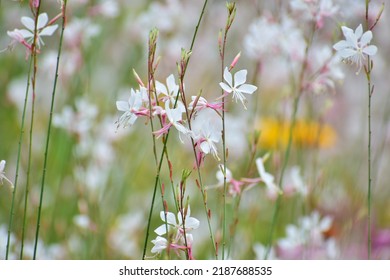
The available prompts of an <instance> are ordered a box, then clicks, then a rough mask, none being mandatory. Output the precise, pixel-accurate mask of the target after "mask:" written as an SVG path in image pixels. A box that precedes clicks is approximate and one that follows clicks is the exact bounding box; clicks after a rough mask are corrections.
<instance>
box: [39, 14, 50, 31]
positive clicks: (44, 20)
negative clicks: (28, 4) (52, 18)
mask: <svg viewBox="0 0 390 280" xmlns="http://www.w3.org/2000/svg"><path fill="white" fill-rule="evenodd" d="M48 22H49V17H48V16H47V14H46V13H42V14H40V15H39V16H38V25H37V28H38V29H41V28H43V27H45V26H46V24H47V23H48Z"/></svg>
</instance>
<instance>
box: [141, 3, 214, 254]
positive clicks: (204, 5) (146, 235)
mask: <svg viewBox="0 0 390 280" xmlns="http://www.w3.org/2000/svg"><path fill="white" fill-rule="evenodd" d="M207 2H208V0H205V1H204V4H203V8H202V11H201V13H200V16H199V20H198V23H197V25H196V27H195V32H194V35H193V37H192V41H191V47H190V50H191V51H192V49H193V46H194V44H195V39H196V37H197V34H198V29H199V26H200V23H201V21H202V18H203V14H204V12H205V10H206V5H207ZM188 62H189V59H188V61H187V65H188ZM186 69H187V68H185V69H184V72H183V75H184V74H185V71H186ZM178 96H179V95H178ZM178 96H177V98H178ZM176 101H177V99H176ZM169 132H170V131H168V133H167V135H166V137H165V139H164V144H163V150H162V151H161V156H160V160H159V163H158V167H157V173H156V179H155V184H154V189H153V196H152V202H151V205H150V210H149V216H148V223H147V228H146V234H145V242H144V248H143V253H142V259H143V260H144V259H145V257H146V248H147V245H148V240H149V231H150V226H151V220H152V214H153V208H154V202H155V199H156V192H157V185H158V182H159V180H160V171H161V167H162V162H163V159H164V153H165V151H166V146H167V142H168V138H169Z"/></svg>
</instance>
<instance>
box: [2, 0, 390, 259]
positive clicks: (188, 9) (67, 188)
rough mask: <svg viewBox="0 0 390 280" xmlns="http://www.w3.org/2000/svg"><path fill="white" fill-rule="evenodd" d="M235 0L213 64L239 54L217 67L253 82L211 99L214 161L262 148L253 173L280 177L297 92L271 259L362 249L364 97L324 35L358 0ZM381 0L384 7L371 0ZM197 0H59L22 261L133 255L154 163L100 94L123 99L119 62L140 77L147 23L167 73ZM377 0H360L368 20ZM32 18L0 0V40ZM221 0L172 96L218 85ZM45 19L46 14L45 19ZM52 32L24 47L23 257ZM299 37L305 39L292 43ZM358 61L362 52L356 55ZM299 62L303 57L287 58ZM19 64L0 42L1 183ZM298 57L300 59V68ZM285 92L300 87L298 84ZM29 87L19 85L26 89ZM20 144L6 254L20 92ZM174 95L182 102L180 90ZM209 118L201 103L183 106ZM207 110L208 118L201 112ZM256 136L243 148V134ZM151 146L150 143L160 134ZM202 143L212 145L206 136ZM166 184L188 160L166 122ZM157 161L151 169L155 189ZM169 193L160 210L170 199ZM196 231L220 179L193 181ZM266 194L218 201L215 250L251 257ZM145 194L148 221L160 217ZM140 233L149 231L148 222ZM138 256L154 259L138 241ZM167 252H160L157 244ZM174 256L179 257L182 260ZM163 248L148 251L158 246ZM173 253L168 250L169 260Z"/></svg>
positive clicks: (386, 250)
mask: <svg viewBox="0 0 390 280" xmlns="http://www.w3.org/2000/svg"><path fill="white" fill-rule="evenodd" d="M307 2H310V1H295V0H294V1H283V0H279V1H257V0H237V1H236V6H237V14H236V17H235V21H234V23H233V25H232V27H231V30H230V31H229V34H228V40H227V47H226V55H225V64H226V65H229V64H230V63H231V61H232V60H233V58H234V57H235V56H236V54H237V53H239V52H241V57H240V60H239V62H238V64H237V65H236V67H235V68H234V69H233V72H235V71H238V70H241V69H247V70H248V77H247V83H250V84H254V85H256V86H257V87H258V90H257V91H256V92H255V93H254V94H253V95H252V96H249V97H248V104H247V108H248V109H247V110H244V109H243V107H242V106H241V104H239V103H235V102H234V101H233V102H232V101H231V99H229V102H228V103H227V105H226V106H227V110H228V111H227V112H226V125H227V132H226V138H227V147H228V150H229V157H228V163H227V167H228V168H229V170H230V171H231V172H232V174H233V177H234V178H235V179H237V180H240V179H241V178H256V177H259V174H258V172H257V169H256V166H255V164H254V162H253V159H254V158H259V157H263V156H264V155H265V154H267V153H268V154H269V156H268V159H267V161H266V162H265V168H266V170H267V171H268V172H269V173H271V174H273V175H274V177H275V183H276V184H280V182H279V180H280V174H281V172H282V166H283V163H284V161H285V160H286V158H285V151H286V148H287V143H288V135H289V127H290V126H291V123H292V119H291V116H292V113H293V107H294V97H295V96H296V95H297V92H299V94H300V102H299V107H298V110H297V115H296V123H295V124H296V126H295V130H294V132H293V137H292V145H291V153H290V157H289V159H288V163H287V167H286V173H285V176H284V180H283V185H282V186H280V187H282V188H283V189H284V194H283V196H282V198H281V208H280V213H279V219H278V221H277V224H276V229H275V233H274V238H273V240H272V244H271V245H272V254H271V255H270V257H272V258H280V259H362V258H367V250H366V240H367V185H368V177H367V152H368V148H367V144H368V142H367V141H368V127H367V125H368V122H367V113H368V94H367V81H366V77H365V73H364V69H361V70H360V73H359V74H356V72H357V71H358V68H357V67H356V65H349V64H346V63H342V61H341V59H340V58H339V57H337V56H335V55H334V50H333V49H332V46H333V45H334V44H335V43H336V42H338V41H339V40H341V39H344V38H343V36H342V32H341V29H340V26H341V25H346V26H348V27H350V28H352V29H353V30H355V29H356V27H357V26H358V25H359V24H360V23H362V24H363V26H364V28H363V29H364V30H367V28H366V27H365V12H366V11H365V1H363V0H362V1H349V0H343V1H331V0H329V1H327V0H318V1H311V2H313V3H312V4H308V3H307ZM386 4H387V3H386ZM202 6H203V1H200V0H198V1H190V0H182V1H179V0H161V1H141V0H134V1H125V0H107V1H104V0H101V1H99V0H95V1H89V0H77V1H76V0H74V1H69V3H68V8H67V25H66V28H65V34H64V41H63V46H62V55H61V62H60V71H59V83H58V87H57V95H56V100H55V112H54V119H53V130H52V135H51V142H50V149H49V157H48V168H47V178H46V185H45V193H44V200H43V209H42V221H41V230H40V241H39V248H38V257H37V258H38V259H139V258H141V257H142V248H143V242H144V239H145V231H146V225H147V217H148V214H149V208H150V203H151V199H152V191H153V186H154V179H155V175H156V170H155V163H154V158H153V149H152V148H153V146H152V137H151V133H150V126H149V125H148V123H146V121H145V119H139V120H137V122H136V123H135V125H134V126H132V127H127V128H119V129H118V130H117V125H116V124H115V122H116V121H117V120H118V117H119V116H120V115H121V113H120V112H118V111H117V109H116V105H115V103H116V101H117V100H124V101H126V100H127V99H128V98H129V96H130V89H131V88H138V84H137V81H136V79H135V78H134V76H133V72H132V71H133V69H135V70H136V72H137V73H138V74H139V76H140V77H141V79H142V80H143V81H144V83H145V81H146V77H147V50H148V46H147V41H148V34H149V31H150V30H151V29H152V28H153V27H157V28H158V30H159V37H158V43H157V55H159V56H160V57H161V60H160V63H159V66H158V68H157V71H156V75H155V76H156V79H157V80H159V81H160V82H162V83H165V81H166V78H167V77H168V76H169V75H170V74H174V76H175V77H176V83H178V81H177V67H176V63H177V62H178V61H179V59H180V52H181V48H185V49H188V48H189V47H190V44H191V40H192V36H193V33H194V30H195V26H196V24H197V21H198V18H199V15H200V12H201V9H202ZM381 6H382V2H381V1H371V3H370V9H369V15H368V16H369V22H370V24H371V25H372V24H373V23H374V22H375V19H376V18H377V16H378V13H379V11H380V9H381ZM41 12H46V13H47V14H48V15H49V19H52V18H54V17H55V16H56V15H57V14H59V13H60V12H61V11H60V5H59V3H58V2H57V1H44V2H42V7H41ZM388 12H389V7H388V5H386V6H385V10H384V12H383V14H382V16H381V18H380V20H379V22H378V24H377V25H376V26H375V28H374V29H373V39H372V41H371V44H374V45H376V46H377V47H378V52H377V54H376V55H375V56H373V57H372V60H373V63H374V68H373V70H372V77H371V78H372V83H373V84H374V85H375V89H374V94H373V97H372V104H371V106H372V111H371V114H372V115H371V121H372V143H371V149H372V178H373V180H372V188H373V193H372V219H373V220H372V233H373V241H372V248H373V258H376V259H388V258H390V203H389V199H390V188H389V183H388V182H390V156H389V155H390V85H389V81H390V74H389V73H390V71H389V70H390V69H389V67H390V61H389V58H390V53H389V51H390V37H389V36H388V30H387V27H388V26H389V24H390V22H389V16H388ZM22 16H29V17H32V15H31V11H30V9H29V5H28V1H21V2H18V1H0V34H1V35H0V49H5V48H7V46H8V45H9V44H10V43H11V41H12V39H11V38H10V37H9V36H7V31H9V30H13V29H15V28H19V29H21V28H24V27H23V25H22V23H21V21H20V19H21V17H22ZM226 17H227V11H226V2H225V1H222V0H221V1H219V0H218V1H217V0H214V1H209V3H208V5H207V7H206V10H205V14H204V18H203V20H202V23H201V25H200V27H199V33H198V36H197V38H196V42H195V45H194V49H193V54H192V57H191V60H190V63H189V68H188V72H187V74H186V80H185V84H186V91H187V93H188V95H197V94H198V93H199V91H200V90H201V91H202V93H203V96H204V97H206V98H207V99H208V100H209V99H210V100H214V99H216V98H217V97H218V96H220V94H221V89H220V87H219V82H221V75H222V70H221V59H220V56H219V51H218V33H219V30H220V29H223V28H224V26H225V23H226ZM57 24H59V25H60V24H61V22H60V20H59V21H58V22H57ZM59 36H60V28H59V29H58V30H57V31H56V32H55V33H54V34H53V36H50V37H44V38H43V39H44V42H45V45H44V46H42V48H41V52H40V54H39V55H38V77H37V90H36V104H35V119H34V127H33V143H32V167H31V171H30V172H31V173H30V174H31V175H30V176H31V177H30V189H29V193H28V209H27V227H26V229H27V231H26V239H25V253H24V258H26V259H30V258H32V252H33V245H34V243H33V241H34V236H35V235H34V234H35V229H36V219H37V208H38V203H39V195H40V193H39V192H40V185H41V180H42V172H43V170H42V168H43V159H44V149H45V146H44V143H45V139H46V133H47V123H48V118H49V109H50V100H51V93H52V89H53V80H54V74H55V66H56V59H57V52H58V42H59ZM306 49H307V50H306ZM363 62H364V63H365V62H366V61H363ZM305 63H306V66H305V67H303V65H304V64H305ZM28 67H29V62H28V60H26V51H25V49H24V47H23V46H22V45H15V46H14V48H13V50H12V51H10V50H7V51H4V52H2V53H0V100H1V102H0V160H6V166H5V170H4V172H5V176H7V178H9V179H10V180H11V181H14V177H15V169H16V159H17V151H18V140H19V134H20V128H21V118H22V110H23V104H24V98H25V91H26V85H27V72H28ZM302 69H303V70H302ZM299 89H301V90H300V91H299ZM29 96H30V97H31V94H30V95H29ZM30 97H29V102H28V105H27V114H26V127H25V133H24V137H23V142H22V156H21V165H20V172H19V181H18V186H17V192H16V197H15V207H16V208H15V216H14V222H13V228H12V229H11V232H12V234H11V237H12V238H11V243H10V245H11V247H10V252H11V254H10V258H12V259H15V258H19V251H20V242H21V228H22V224H23V215H24V214H23V211H24V200H25V195H26V192H25V186H26V172H27V161H28V135H29V129H30V116H31V100H30V99H31V98H30ZM187 99H188V100H189V98H187ZM209 118H215V114H214V115H213V116H212V117H211V116H209V115H207V114H205V115H201V116H199V117H198V119H197V122H198V123H199V124H202V122H203V121H204V120H205V119H209ZM217 121H218V119H217ZM256 131H258V132H259V133H260V136H259V139H258V143H255V144H253V139H254V135H255V132H256ZM160 144H161V143H160V142H159V143H158V150H159V151H161V148H162V146H160ZM218 145H219V146H218V150H219V153H220V155H221V154H222V145H221V142H219V143H218ZM168 151H169V154H170V158H171V159H172V164H173V169H174V176H173V177H174V181H175V183H179V181H180V176H181V172H182V170H183V169H190V170H191V169H192V168H193V166H194V158H193V151H192V148H191V147H190V145H188V143H184V144H183V143H181V142H180V140H179V137H178V135H177V133H176V132H173V136H172V137H171V139H170V142H169V144H168ZM220 163H221V162H219V161H217V160H216V159H214V158H213V157H212V156H207V157H206V160H205V163H204V166H203V167H202V170H201V172H202V179H203V183H204V185H205V186H215V185H217V184H218V179H217V177H216V173H217V171H218V170H219V168H218V164H220ZM195 173H196V172H193V174H192V175H191V177H190V179H189V180H188V182H187V195H189V197H190V204H191V216H192V217H196V218H197V219H199V220H200V227H199V228H198V229H196V230H194V231H193V236H194V245H193V254H194V257H195V258H197V259H212V258H213V252H212V250H211V248H210V240H209V232H208V228H207V221H206V217H205V213H204V210H203V200H202V196H201V194H200V192H199V190H198V188H197V186H196V184H195V179H196V176H195ZM168 175H169V172H168V170H167V167H166V166H163V169H162V175H161V176H162V181H163V182H165V183H166V185H167V186H168V185H169V177H168ZM170 199H171V198H168V207H170V210H171V209H174V207H173V204H172V201H171V200H170ZM11 200H12V188H11V187H10V186H9V185H8V184H7V183H6V182H5V181H4V182H3V185H0V258H1V259H3V258H4V255H5V250H6V249H5V247H6V242H7V231H8V222H9V213H10V207H11ZM208 204H209V207H210V209H211V212H212V217H213V218H212V228H213V231H214V232H215V236H216V238H217V240H220V239H219V238H220V236H221V215H222V213H221V208H222V207H223V200H222V189H221V188H210V189H209V190H208ZM274 205H275V199H274V197H272V195H270V193H268V192H267V188H266V187H265V185H264V184H262V183H259V184H257V185H255V186H253V187H252V188H243V189H242V191H241V192H240V193H232V194H231V195H230V196H229V198H228V225H229V239H228V240H229V242H228V244H229V245H228V247H229V255H228V256H229V258H231V259H256V258H263V257H264V248H265V247H264V246H267V245H268V242H269V239H268V237H269V232H270V228H271V223H272V215H273V211H274ZM162 209H163V208H162V203H161V199H157V200H156V205H155V207H154V215H153V220H152V226H151V229H152V231H153V230H154V229H155V228H157V227H158V226H159V225H160V224H161V223H162V221H161V220H160V218H159V212H160V211H161V210H162ZM152 231H151V237H150V239H149V240H152V239H154V238H155V237H156V234H155V233H154V232H152ZM149 246H150V248H149V247H148V254H147V256H148V257H150V258H159V256H154V255H153V254H152V253H150V249H151V247H152V244H151V242H150V241H149ZM171 257H173V258H175V257H176V256H171ZM182 257H183V256H181V258H182ZM162 258H164V255H163V256H162ZM178 258H180V256H178Z"/></svg>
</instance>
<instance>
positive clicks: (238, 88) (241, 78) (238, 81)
mask: <svg viewBox="0 0 390 280" xmlns="http://www.w3.org/2000/svg"><path fill="white" fill-rule="evenodd" d="M246 75H247V70H245V69H244V70H240V71H238V72H236V73H235V74H234V83H233V80H232V74H231V73H230V72H229V70H228V68H227V67H226V68H225V70H224V72H223V78H224V80H225V81H226V82H227V84H226V83H223V82H221V83H219V85H220V86H221V88H222V89H223V90H224V91H226V92H227V93H232V92H233V98H234V99H235V100H236V102H237V100H240V101H241V103H242V105H244V108H245V109H246V106H245V103H244V102H245V100H246V98H245V96H244V94H243V93H246V94H252V93H253V92H255V90H257V87H256V86H253V85H249V84H245V82H246Z"/></svg>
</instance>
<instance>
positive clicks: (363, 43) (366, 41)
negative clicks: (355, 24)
mask: <svg viewBox="0 0 390 280" xmlns="http://www.w3.org/2000/svg"><path fill="white" fill-rule="evenodd" d="M371 39H372V32H371V31H370V30H368V31H366V32H364V34H363V36H362V38H361V39H360V45H361V46H362V47H364V46H366V45H368V44H369V43H370V42H371Z"/></svg>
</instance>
